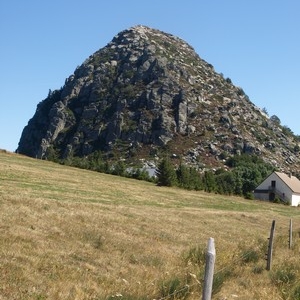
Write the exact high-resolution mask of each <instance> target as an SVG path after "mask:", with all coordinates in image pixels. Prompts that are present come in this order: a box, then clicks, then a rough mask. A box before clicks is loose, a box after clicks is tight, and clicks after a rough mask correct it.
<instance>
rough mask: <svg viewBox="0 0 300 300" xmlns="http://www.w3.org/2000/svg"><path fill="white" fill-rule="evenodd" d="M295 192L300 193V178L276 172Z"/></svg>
mask: <svg viewBox="0 0 300 300" xmlns="http://www.w3.org/2000/svg"><path fill="white" fill-rule="evenodd" d="M274 173H275V174H276V175H277V176H278V177H279V178H280V179H281V180H282V181H283V182H284V183H285V184H286V185H287V186H288V187H289V188H290V189H291V190H292V191H293V192H295V193H297V194H298V193H299V194H300V180H299V179H298V178H297V177H295V176H289V175H287V174H285V173H280V172H274Z"/></svg>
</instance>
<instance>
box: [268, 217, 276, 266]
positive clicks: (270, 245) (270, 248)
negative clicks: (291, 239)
mask: <svg viewBox="0 0 300 300" xmlns="http://www.w3.org/2000/svg"><path fill="white" fill-rule="evenodd" d="M274 232H275V220H273V222H272V227H271V232H270V237H269V246H268V253H267V270H268V271H270V270H271V264H272V255H273V238H274Z"/></svg>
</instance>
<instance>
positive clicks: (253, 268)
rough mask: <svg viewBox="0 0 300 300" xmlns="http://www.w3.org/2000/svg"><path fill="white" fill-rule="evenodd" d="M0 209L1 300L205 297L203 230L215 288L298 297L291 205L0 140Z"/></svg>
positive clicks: (238, 295) (298, 213)
mask: <svg viewBox="0 0 300 300" xmlns="http://www.w3.org/2000/svg"><path fill="white" fill-rule="evenodd" d="M0 214H1V218H0V300H2V299H36V300H38V299H51V300H52V299H53V300H54V299H70V300H71V299H72V300H82V299H94V300H96V299H97V300H100V299H101V300H102V299H103V300H106V299H107V300H112V299H125V300H137V299H147V300H148V299H149V300H150V299H151V300H153V299H156V300H159V299H201V293H202V286H203V274H204V267H205V250H206V246H207V241H208V239H209V238H210V237H213V238H214V240H215V245H216V253H217V257H216V265H215V282H214V288H213V299H215V300H225V299H226V300H229V299H244V300H246V299H247V300H249V299H257V300H258V299H264V300H268V299H270V300H271V299H272V300H279V299H285V300H288V299H300V262H299V254H300V241H299V239H300V237H299V235H300V209H299V208H295V207H289V206H284V205H281V204H273V203H268V202H261V201H255V200H245V199H243V198H239V197H233V196H223V195H217V194H213V193H211V194H210V193H205V192H199V191H187V190H181V189H178V188H167V187H159V186H156V185H155V184H153V183H149V182H144V181H138V180H133V179H128V178H124V177H117V176H113V175H107V174H101V173H97V172H92V171H87V170H81V169H77V168H71V167H67V166H63V165H59V164H55V163H53V162H48V161H42V160H37V159H32V158H28V157H25V156H21V155H17V154H13V153H9V152H6V151H1V152H0ZM290 219H292V220H293V245H292V248H291V249H289V248H288V230H289V222H290ZM273 220H275V221H276V229H275V240H274V253H273V264H272V269H271V271H266V260H265V254H266V253H267V245H268V237H269V234H270V227H271V223H272V221H273Z"/></svg>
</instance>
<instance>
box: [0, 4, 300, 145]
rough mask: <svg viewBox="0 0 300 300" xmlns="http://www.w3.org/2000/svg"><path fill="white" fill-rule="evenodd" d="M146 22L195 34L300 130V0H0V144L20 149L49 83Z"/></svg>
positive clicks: (224, 67) (215, 60)
mask: <svg viewBox="0 0 300 300" xmlns="http://www.w3.org/2000/svg"><path fill="white" fill-rule="evenodd" d="M138 24H142V25H146V26H150V27H153V28H156V29H160V30H162V31H165V32H168V33H172V34H174V35H177V36H179V37H180V38H182V39H183V40H185V41H187V42H188V43H189V44H190V45H191V46H193V47H194V49H195V50H196V52H197V53H198V54H199V56H200V57H201V58H203V59H204V60H206V61H207V62H209V63H210V64H212V65H213V66H214V67H215V70H216V71H217V72H218V73H223V74H224V76H225V77H229V78H230V79H231V80H232V82H233V83H234V84H235V85H237V86H240V87H242V88H243V90H244V91H245V93H246V94H247V95H248V96H249V98H250V100H251V101H252V102H253V103H254V104H255V105H257V106H258V107H260V108H266V109H267V111H268V113H269V115H270V116H271V115H277V116H278V117H279V119H280V120H281V124H282V125H286V126H288V127H289V128H291V130H292V131H293V132H294V133H295V134H298V135H299V134H300V124H299V122H298V118H299V116H300V106H299V105H298V101H299V100H300V88H299V83H300V60H299V54H300V39H299V30H300V1H299V0H284V1H279V0H272V1H271V0H251V1H243V0H226V1H224V0H185V1H174V0H159V1H158V0H151V1H142V0H139V1H137V0H127V1H121V0H120V1H118V0H116V1H108V0H107V1H101V0H85V1H82V0H81V1H78V0H51V1H40V0H26V1H22V0H0V37H1V46H0V63H1V72H0V103H1V109H0V148H1V149H6V150H10V151H14V150H15V149H16V148H17V146H18V142H19V139H20V136H21V133H22V130H23V128H24V126H25V125H26V124H27V123H28V121H29V119H30V118H31V117H32V116H33V114H34V112H35V109H36V105H37V104H38V103H39V102H40V101H42V100H43V99H45V98H46V97H47V94H48V92H49V89H51V90H55V89H58V88H60V87H61V86H63V85H64V82H65V79H66V78H67V77H69V75H71V74H72V73H73V72H74V70H75V69H76V67H77V66H78V65H81V64H82V63H83V61H84V60H85V59H86V58H87V57H88V56H89V55H91V54H92V53H94V52H95V51H97V50H98V49H100V48H102V47H104V46H105V45H106V44H107V43H108V42H110V40H111V39H112V38H113V37H114V36H115V35H116V34H117V33H118V32H120V31H122V30H124V29H126V28H129V27H131V26H134V25H138Z"/></svg>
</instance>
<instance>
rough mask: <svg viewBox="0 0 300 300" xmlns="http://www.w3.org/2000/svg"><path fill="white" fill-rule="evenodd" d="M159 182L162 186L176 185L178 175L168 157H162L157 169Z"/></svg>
mask: <svg viewBox="0 0 300 300" xmlns="http://www.w3.org/2000/svg"><path fill="white" fill-rule="evenodd" d="M155 173H156V176H157V184H158V185H161V186H176V185H177V177H176V172H175V170H174V167H173V165H172V164H171V162H170V160H169V159H167V158H164V159H162V161H161V162H160V164H159V165H158V168H157V170H156V172H155Z"/></svg>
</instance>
